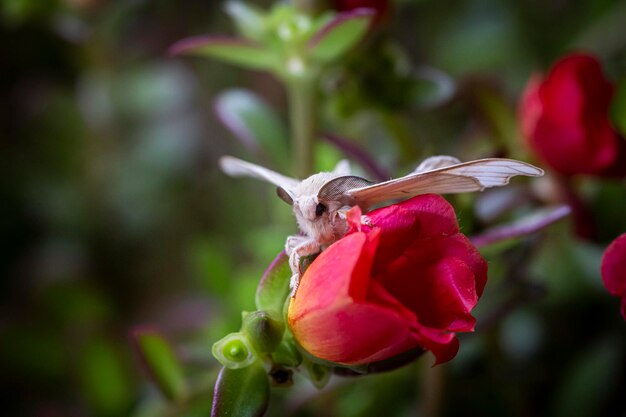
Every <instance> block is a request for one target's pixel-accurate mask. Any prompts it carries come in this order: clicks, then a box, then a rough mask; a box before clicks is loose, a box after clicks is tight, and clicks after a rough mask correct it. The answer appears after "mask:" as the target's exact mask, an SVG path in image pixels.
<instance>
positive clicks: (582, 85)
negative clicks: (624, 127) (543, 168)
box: [519, 54, 626, 176]
mask: <svg viewBox="0 0 626 417" xmlns="http://www.w3.org/2000/svg"><path fill="white" fill-rule="evenodd" d="M614 89H615V86H614V85H613V83H612V82H611V81H610V80H609V79H608V78H607V77H606V76H605V75H604V72H603V69H602V66H601V63H600V61H599V60H598V59H597V58H595V57H594V56H591V55H585V54H570V55H568V56H565V57H563V58H562V59H560V60H559V61H558V62H557V63H556V64H555V65H554V66H553V67H552V69H551V70H550V71H549V73H548V74H547V75H545V76H543V75H535V76H534V77H532V78H531V80H530V81H529V82H528V85H527V86H526V89H525V91H524V94H523V97H522V100H521V103H520V109H519V118H520V124H521V128H522V133H523V135H524V137H525V140H526V143H527V144H528V147H529V148H530V149H531V150H532V152H533V153H534V154H535V155H536V156H537V157H538V158H539V159H541V160H542V161H543V162H544V163H545V164H547V165H549V166H550V167H551V168H552V169H553V170H554V171H556V172H559V173H561V174H563V175H576V174H591V175H602V176H621V175H624V172H625V170H626V143H625V142H624V140H623V138H620V137H619V135H618V134H617V132H616V130H615V128H614V127H613V125H612V123H611V120H610V118H609V107H610V105H611V100H612V98H613V95H614Z"/></svg>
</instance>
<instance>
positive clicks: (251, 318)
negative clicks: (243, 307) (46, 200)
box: [241, 311, 285, 353]
mask: <svg viewBox="0 0 626 417" xmlns="http://www.w3.org/2000/svg"><path fill="white" fill-rule="evenodd" d="M279 317H280V316H279V315H278V313H275V312H269V311H254V312H252V313H249V314H247V315H246V316H245V317H244V319H243V325H242V326H241V331H242V333H243V334H245V335H246V337H247V339H248V341H249V342H250V344H251V345H252V347H253V348H254V349H255V350H256V351H257V352H258V353H272V352H273V351H274V350H275V349H276V347H277V346H278V344H279V343H280V341H281V340H282V338H283V333H284V331H285V325H284V323H283V322H282V320H280V319H279Z"/></svg>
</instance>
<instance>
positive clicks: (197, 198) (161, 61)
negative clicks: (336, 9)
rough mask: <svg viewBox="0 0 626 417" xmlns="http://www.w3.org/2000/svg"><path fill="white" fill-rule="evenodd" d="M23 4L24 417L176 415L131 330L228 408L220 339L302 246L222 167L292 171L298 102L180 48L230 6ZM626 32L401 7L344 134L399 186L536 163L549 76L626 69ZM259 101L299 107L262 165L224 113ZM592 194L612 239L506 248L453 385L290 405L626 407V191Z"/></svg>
mask: <svg viewBox="0 0 626 417" xmlns="http://www.w3.org/2000/svg"><path fill="white" fill-rule="evenodd" d="M254 3H256V4H258V5H260V6H262V7H269V5H270V4H271V2H269V1H267V0H264V1H255V2H254ZM0 4H1V6H0V16H1V18H0V74H1V75H2V76H1V77H0V85H1V89H0V91H1V93H0V94H1V96H0V108H1V109H2V111H1V112H0V233H1V235H0V236H1V238H0V239H1V240H0V243H1V245H2V246H1V247H0V276H1V278H0V279H1V280H0V397H1V398H3V401H2V410H3V411H2V412H1V414H2V415H6V416H46V417H56V416H103V417H114V416H127V415H134V416H156V415H164V414H162V413H161V412H160V411H159V404H160V402H162V401H163V400H161V398H160V394H159V393H158V392H157V391H156V390H155V388H154V386H153V384H152V383H151V382H150V380H149V378H148V377H147V375H146V373H145V372H144V371H143V370H142V367H141V364H140V361H139V359H138V357H137V355H136V353H135V352H134V351H133V348H132V343H131V341H130V338H129V334H130V332H131V331H132V330H133V329H134V328H135V327H136V326H144V325H149V326H152V327H153V328H156V329H158V330H159V331H160V332H161V333H162V334H163V335H165V336H166V338H167V339H168V340H170V341H171V342H172V344H173V346H175V348H176V352H177V355H178V356H179V358H180V359H181V361H182V362H183V364H184V369H185V372H186V374H187V375H188V377H189V378H190V379H200V380H206V381H208V382H207V387H209V388H207V390H206V396H205V399H204V401H200V402H199V404H198V405H197V407H196V408H195V409H194V410H191V411H189V412H188V414H185V415H208V414H207V413H208V411H207V410H209V409H210V404H211V389H210V385H211V381H212V379H213V378H215V375H216V372H217V370H218V364H217V362H216V361H215V360H214V359H213V358H212V356H211V354H210V348H211V345H212V343H213V342H214V341H216V340H217V339H219V338H220V337H222V336H223V335H224V334H226V333H228V332H231V331H235V330H237V329H238V328H239V323H240V311H241V310H246V309H248V310H252V309H254V290H255V287H256V284H257V282H258V280H259V278H260V276H261V274H262V272H263V271H264V269H265V267H266V266H267V265H268V264H269V262H270V261H271V260H272V259H273V258H274V256H275V255H276V254H277V253H278V251H280V250H281V248H282V245H283V242H284V238H285V236H287V235H288V234H291V233H293V232H294V231H295V224H294V221H293V219H292V218H291V215H290V212H289V207H287V206H286V205H284V204H283V203H282V202H280V201H279V200H278V199H276V198H275V196H274V191H273V189H272V187H269V186H264V185H260V183H257V182H254V181H252V180H233V179H230V178H227V177H226V176H224V175H223V174H221V173H220V172H219V171H218V168H217V158H218V157H219V156H221V155H224V154H233V155H237V156H240V157H244V158H247V159H250V160H254V161H255V162H258V163H264V164H268V165H270V166H271V167H272V168H274V169H278V170H281V171H283V172H285V173H290V169H292V164H290V163H289V161H288V160H285V159H289V158H288V155H289V153H288V152H287V151H286V150H287V149H288V148H289V143H288V139H287V133H286V131H285V130H284V128H283V127H282V126H283V125H282V124H281V122H285V123H286V120H287V118H288V109H287V106H286V98H285V93H284V90H283V87H282V86H281V84H280V83H278V82H277V81H276V80H274V79H273V78H271V77H270V76H268V75H266V74H260V73H256V72H250V71H245V70H241V69H238V68H234V67H232V66H229V65H227V64H224V63H220V62H217V61H212V60H208V59H199V58H172V57H169V56H168V55H167V53H166V51H167V48H168V47H169V46H170V45H171V44H172V43H174V42H175V41H176V40H178V39H180V38H183V37H186V36H190V35H195V34H200V33H208V32H210V33H233V27H232V24H231V23H230V21H229V20H228V18H227V16H226V15H225V13H224V12H223V2H222V1H218V0H185V1H174V0H46V1H42V0H2V2H1V3H0ZM625 22H626V2H624V1H617V0H601V1H597V0H578V1H573V0H558V1H539V0H522V1H512V0H507V1H500V2H492V1H487V0H471V1H466V0H464V1H461V0H445V1H441V0H438V1H432V0H403V1H396V2H394V3H393V5H392V8H391V10H390V11H389V14H388V16H387V18H386V20H385V22H383V24H382V27H381V28H379V29H377V30H378V32H377V33H376V34H374V35H373V36H372V37H371V38H370V39H369V40H368V43H367V44H366V45H362V46H361V48H360V49H359V50H357V51H355V52H354V53H352V54H351V55H350V56H349V57H348V58H347V59H346V60H344V61H343V62H342V63H340V64H338V65H337V66H336V68H331V69H329V70H328V72H327V74H325V76H324V82H323V83H322V87H323V88H322V99H321V100H320V107H319V109H320V114H322V125H321V127H322V129H323V130H324V131H327V132H332V133H334V134H337V135H341V136H342V137H346V138H350V140H354V141H356V143H359V144H360V146H362V147H363V149H366V150H368V151H369V152H370V153H371V154H372V155H375V158H376V159H377V160H378V162H379V163H380V164H381V166H382V167H384V168H385V169H386V170H387V171H388V172H390V173H391V174H392V175H401V174H403V173H406V172H407V171H408V170H410V169H411V167H412V166H415V164H416V163H417V162H418V161H419V160H420V159H421V158H423V157H424V156H426V155H429V154H432V153H435V152H436V153H453V154H455V155H457V156H460V157H461V158H462V159H470V158H474V157H480V156H493V155H504V156H518V157H521V158H523V159H528V158H529V157H528V155H527V154H526V153H525V151H524V149H523V147H522V145H521V144H520V143H519V141H518V139H519V134H518V125H517V120H516V117H515V109H516V106H517V100H518V98H519V95H520V93H521V91H522V89H523V87H524V85H525V83H526V82H527V80H528V78H529V77H530V75H531V74H532V73H533V72H534V71H543V70H545V69H546V68H547V67H549V65H550V64H551V63H552V62H554V61H555V60H556V59H557V58H558V57H559V56H561V55H562V54H564V53H565V52H567V51H571V50H578V49H584V50H587V51H591V52H592V53H594V54H596V55H597V56H599V57H600V58H601V59H602V60H603V62H604V64H605V68H606V71H607V73H608V74H609V76H610V77H612V78H613V79H614V80H619V79H620V77H621V78H623V77H624V76H625V75H626V25H625V24H624V23H625ZM398 67H401V69H400V70H398ZM402 68H403V69H402ZM432 68H436V69H437V70H439V71H441V72H443V73H444V74H447V75H448V76H449V79H450V80H453V82H454V85H455V90H454V92H453V94H452V96H451V97H446V99H445V100H443V99H442V98H441V97H437V94H434V95H429V94H428V91H426V90H427V89H426V87H425V90H424V91H422V90H420V89H419V88H418V89H417V90H416V91H418V92H417V93H415V91H413V90H415V89H411V88H407V82H409V81H407V74H421V73H423V71H424V70H425V69H430V70H432ZM413 71H415V72H413ZM420 71H422V72H420ZM398 74H399V75H398ZM409 78H410V77H409ZM411 82H416V80H415V79H413V80H412V81H411ZM242 88H243V89H247V90H249V91H252V92H254V94H256V95H257V96H258V97H260V98H261V99H262V100H263V101H264V102H265V103H266V106H267V108H268V109H272V110H273V111H274V112H275V114H276V120H274V119H267V120H261V121H258V123H260V124H261V126H262V128H261V129H265V130H264V132H266V136H267V137H268V138H269V139H268V140H269V141H270V142H272V141H273V142H272V144H271V146H273V147H274V149H282V150H283V152H284V155H287V156H285V157H283V156H281V157H280V158H279V157H278V155H281V154H280V151H276V152H272V153H271V155H270V157H269V158H267V159H263V157H261V156H259V155H255V154H254V153H250V152H249V151H248V150H246V149H245V147H244V146H242V145H241V144H240V143H239V142H238V141H237V140H235V139H234V136H233V133H232V132H231V131H229V130H228V129H227V128H226V127H225V126H224V125H223V124H222V123H221V122H220V120H219V118H218V117H217V116H216V114H215V111H214V107H215V100H216V99H218V98H219V97H223V94H224V93H225V92H228V91H229V90H231V89H242ZM408 91H413V93H411V94H408V93H407V92H408ZM239 93H240V94H243V96H244V98H243V99H242V100H243V102H244V103H245V99H246V97H247V96H246V94H247V93H245V92H241V91H240V92H239ZM248 98H249V97H248ZM268 120H270V121H268ZM317 152H318V155H317V161H318V168H319V169H328V168H329V167H331V166H332V164H333V163H334V162H335V161H336V160H338V159H339V158H340V157H341V151H340V150H339V149H337V148H334V147H333V146H332V144H330V143H328V142H320V145H319V146H318V149H317ZM582 189H583V190H584V191H585V193H586V194H585V195H586V196H587V197H588V198H589V201H590V204H591V206H592V208H593V210H594V213H596V215H597V217H598V218H599V219H601V227H600V231H601V233H600V235H599V237H598V238H597V239H596V240H595V241H592V242H590V241H583V240H580V239H578V238H577V237H576V236H575V235H574V234H573V232H572V225H571V223H570V222H568V221H563V222H560V223H558V224H555V225H553V226H551V227H550V228H549V229H547V230H544V231H542V232H541V233H539V234H538V235H535V236H533V237H531V238H527V239H523V240H519V241H516V243H515V244H514V245H506V244H505V245H499V246H496V247H489V248H486V250H485V252H484V254H485V256H486V257H487V258H488V260H489V262H490V265H491V266H490V267H491V274H490V280H491V281H490V283H488V286H487V287H488V288H487V292H486V293H485V296H484V298H483V301H481V305H480V307H479V311H478V312H477V315H478V319H479V328H478V332H477V333H476V334H472V335H464V336H463V337H462V340H461V344H462V348H461V351H460V353H459V356H458V357H457V358H456V359H455V360H454V361H453V362H452V363H450V364H446V365H444V366H441V367H438V368H434V370H432V369H431V368H430V364H431V362H432V358H430V357H424V358H421V359H420V360H419V361H417V362H416V363H414V364H412V365H410V366H407V367H405V368H403V369H400V370H397V371H394V372H391V373H388V374H383V375H377V376H372V377H368V378H361V379H345V378H344V379H342V378H335V380H334V381H333V382H332V383H331V384H330V385H329V386H328V387H327V388H326V389H324V390H323V391H321V392H318V391H317V390H315V389H314V388H312V386H311V385H310V384H309V383H308V381H306V380H299V379H297V380H296V386H295V387H294V388H291V389H285V388H280V389H275V392H274V394H275V398H273V404H272V408H271V410H270V414H271V415H302V416H317V415H319V416H380V415H383V414H384V415H386V416H389V417H392V416H414V415H423V416H435V415H448V416H455V415H465V416H520V417H521V416H568V417H576V416H579V417H583V416H626V355H625V352H626V326H625V325H624V322H623V321H622V320H621V317H620V316H619V313H618V308H619V307H618V304H619V301H618V300H617V299H615V298H612V297H610V296H608V294H606V292H605V291H604V290H603V288H602V284H601V281H600V276H599V272H598V271H599V269H598V268H599V262H600V257H601V254H602V250H603V248H604V247H605V246H606V244H607V243H608V242H609V241H610V240H611V239H612V238H614V237H615V236H616V235H617V234H619V233H620V232H623V231H626V215H625V214H624V213H626V195H625V194H626V192H625V191H624V189H625V187H624V184H623V182H622V183H620V182H616V181H610V180H603V181H596V180H589V179H586V180H583V184H582ZM498 195H500V194H498ZM451 201H453V202H454V203H455V206H456V207H457V209H458V211H459V216H460V218H461V225H462V228H463V231H464V232H465V233H467V234H471V233H472V232H474V231H480V230H481V228H482V227H484V226H485V225H487V223H489V222H491V221H494V220H493V219H491V220H485V218H486V217H489V216H488V215H487V214H484V213H483V214H484V215H483V216H482V217H481V215H480V213H477V209H475V208H474V207H475V204H478V207H483V206H484V207H489V205H490V204H492V203H493V201H495V199H494V200H493V201H492V200H489V199H488V198H487V197H485V198H483V199H477V198H475V197H460V198H453V199H452V200H451ZM522 209H523V208H522ZM485 210H486V209H485ZM485 210H483V211H485ZM487 211H488V210H487ZM514 215H515V214H511V216H514Z"/></svg>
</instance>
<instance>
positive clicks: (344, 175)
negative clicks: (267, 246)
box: [220, 155, 543, 297]
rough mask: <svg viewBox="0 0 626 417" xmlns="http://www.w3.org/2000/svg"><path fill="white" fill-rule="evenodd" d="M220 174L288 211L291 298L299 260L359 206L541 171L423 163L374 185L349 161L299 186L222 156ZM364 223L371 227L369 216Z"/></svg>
mask: <svg viewBox="0 0 626 417" xmlns="http://www.w3.org/2000/svg"><path fill="white" fill-rule="evenodd" d="M220 166H221V168H222V170H223V171H224V172H225V173H226V174H227V175H230V176H233V177H243V176H247V177H253V178H258V179H261V180H264V181H266V182H269V183H271V184H273V185H275V186H276V193H277V194H278V197H280V199H281V200H283V201H285V202H286V203H287V204H289V205H291V206H292V209H293V214H294V216H295V218H296V221H297V223H298V228H299V229H300V232H301V234H299V235H294V236H289V237H288V238H287V241H286V242H285V252H286V253H287V255H288V256H289V266H290V268H291V272H292V274H293V275H292V277H291V280H290V288H291V296H292V297H293V296H294V295H295V292H296V289H297V287H298V283H299V280H300V275H301V270H300V260H301V258H302V257H305V256H310V255H314V254H316V253H319V252H320V251H322V250H323V249H325V248H326V247H328V246H329V245H330V244H332V243H333V242H335V241H336V240H338V239H340V238H341V237H343V235H344V234H345V233H346V232H347V230H348V224H347V221H346V212H347V211H348V210H349V209H350V208H352V207H353V206H359V207H360V208H361V210H362V212H363V213H367V211H368V210H369V209H370V208H371V207H372V206H374V205H377V204H380V203H383V202H386V201H389V200H400V199H408V198H410V197H413V196H416V195H418V194H426V193H434V194H449V193H465V192H474V191H483V190H484V189H485V188H491V187H500V186H503V185H506V184H508V183H509V180H510V179H511V177H514V176H516V175H524V176H529V177H538V176H542V175H543V170H542V169H540V168H537V167H535V166H533V165H530V164H528V163H525V162H521V161H517V160H513V159H502V158H487V159H478V160H475V161H470V162H464V163H462V162H461V161H460V160H458V159H457V158H455V157H452V156H444V155H441V156H432V157H430V158H427V159H425V160H424V161H423V162H422V163H421V164H420V165H419V166H418V167H417V168H416V169H415V170H414V171H413V172H411V173H410V174H408V175H406V176H404V177H401V178H396V179H391V180H389V181H384V182H379V183H373V182H371V181H368V180H366V179H365V178H361V177H358V176H355V175H351V173H350V166H349V163H348V162H347V161H345V160H344V161H341V162H339V163H338V164H337V166H336V167H335V169H334V170H333V171H331V172H320V173H318V174H314V175H311V176H310V177H308V178H306V179H304V180H302V181H300V180H297V179H295V178H290V177H287V176H284V175H281V174H279V173H277V172H274V171H272V170H269V169H267V168H264V167H262V166H259V165H255V164H252V163H250V162H246V161H243V160H241V159H237V158H234V157H232V156H224V157H222V158H221V159H220ZM363 222H364V223H365V224H368V223H369V219H368V218H367V215H364V216H363Z"/></svg>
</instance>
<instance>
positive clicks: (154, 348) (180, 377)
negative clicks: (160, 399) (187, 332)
mask: <svg viewBox="0 0 626 417" xmlns="http://www.w3.org/2000/svg"><path fill="white" fill-rule="evenodd" d="M132 338H133V340H134V342H135V346H136V349H137V352H138V353H139V355H140V357H141V359H142V361H143V363H144V364H145V366H146V368H147V370H148V372H149V374H150V376H151V378H152V379H153V380H154V382H155V384H156V385H157V387H158V388H159V390H160V391H161V393H162V394H163V395H164V396H165V397H166V398H168V399H169V400H172V401H174V400H180V399H182V398H185V397H186V396H187V392H188V387H187V383H186V381H185V377H184V374H183V370H182V366H181V364H180V362H179V361H178V358H177V357H176V355H175V354H174V350H173V349H172V347H171V346H170V344H169V343H168V342H167V340H165V338H164V337H163V336H162V335H161V334H159V333H158V332H157V331H156V330H153V329H146V328H141V329H136V330H134V331H133V332H132Z"/></svg>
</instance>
